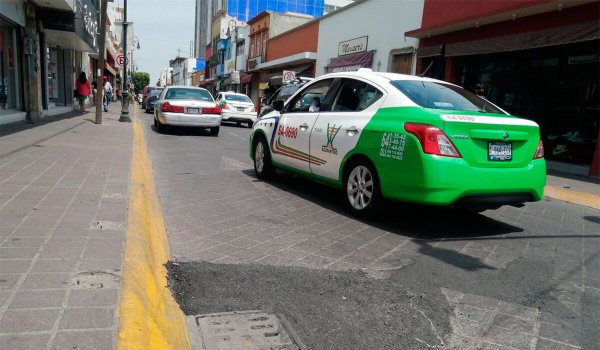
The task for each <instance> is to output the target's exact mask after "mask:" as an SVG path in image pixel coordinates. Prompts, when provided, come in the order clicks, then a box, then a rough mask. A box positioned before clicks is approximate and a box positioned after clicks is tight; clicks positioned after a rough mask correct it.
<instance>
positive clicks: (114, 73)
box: [104, 62, 117, 77]
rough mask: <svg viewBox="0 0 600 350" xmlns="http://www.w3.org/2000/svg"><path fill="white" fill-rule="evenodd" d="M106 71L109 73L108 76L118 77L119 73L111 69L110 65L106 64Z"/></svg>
mask: <svg viewBox="0 0 600 350" xmlns="http://www.w3.org/2000/svg"><path fill="white" fill-rule="evenodd" d="M104 70H105V71H106V72H108V74H110V75H112V76H113V77H116V76H117V72H115V70H114V69H113V67H111V66H110V65H109V64H108V63H106V62H104Z"/></svg>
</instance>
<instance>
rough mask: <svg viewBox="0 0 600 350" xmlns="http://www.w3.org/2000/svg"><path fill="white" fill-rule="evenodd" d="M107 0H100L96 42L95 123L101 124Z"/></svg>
mask: <svg viewBox="0 0 600 350" xmlns="http://www.w3.org/2000/svg"><path fill="white" fill-rule="evenodd" d="M107 6H108V3H107V0H100V14H99V17H100V19H99V20H98V23H100V25H99V26H98V28H99V29H100V40H99V43H98V65H99V67H98V71H97V73H98V76H97V77H96V101H94V102H96V124H102V108H103V105H102V101H103V100H104V79H103V77H104V52H105V51H106V48H105V47H104V46H105V43H106V8H107Z"/></svg>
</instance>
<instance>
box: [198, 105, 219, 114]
mask: <svg viewBox="0 0 600 350" xmlns="http://www.w3.org/2000/svg"><path fill="white" fill-rule="evenodd" d="M202 114H221V108H220V107H219V105H215V106H214V107H205V108H202Z"/></svg>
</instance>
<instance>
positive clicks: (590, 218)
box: [583, 215, 600, 224]
mask: <svg viewBox="0 0 600 350" xmlns="http://www.w3.org/2000/svg"><path fill="white" fill-rule="evenodd" d="M583 218H584V219H585V220H587V221H589V222H593V223H595V224H600V216H595V215H586V216H584V217H583Z"/></svg>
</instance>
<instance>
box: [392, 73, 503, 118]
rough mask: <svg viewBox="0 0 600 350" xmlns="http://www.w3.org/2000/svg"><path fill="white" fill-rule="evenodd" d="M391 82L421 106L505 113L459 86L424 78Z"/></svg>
mask: <svg viewBox="0 0 600 350" xmlns="http://www.w3.org/2000/svg"><path fill="white" fill-rule="evenodd" d="M390 83H391V84H392V85H393V86H394V87H395V88H396V89H398V90H400V91H401V92H402V93H403V94H404V95H406V97H408V98H409V99H410V100H411V101H413V102H414V103H416V104H418V105H419V106H421V107H425V108H433V109H446V110H455V111H479V112H487V113H500V114H504V112H502V111H501V110H500V109H498V108H496V107H495V106H494V105H492V104H491V103H490V102H488V101H486V100H485V99H483V98H481V97H479V96H477V95H475V94H474V93H472V92H469V91H467V90H465V89H463V88H460V87H458V86H454V85H450V84H443V83H438V82H433V81H422V80H393V81H391V82H390Z"/></svg>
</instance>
